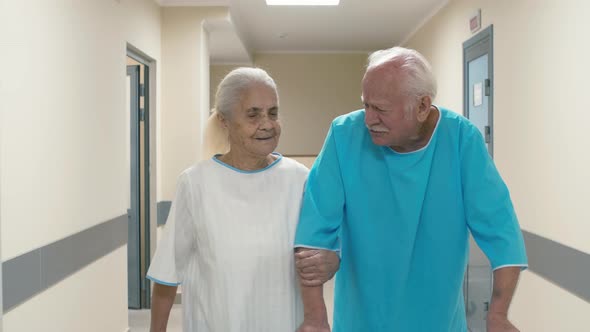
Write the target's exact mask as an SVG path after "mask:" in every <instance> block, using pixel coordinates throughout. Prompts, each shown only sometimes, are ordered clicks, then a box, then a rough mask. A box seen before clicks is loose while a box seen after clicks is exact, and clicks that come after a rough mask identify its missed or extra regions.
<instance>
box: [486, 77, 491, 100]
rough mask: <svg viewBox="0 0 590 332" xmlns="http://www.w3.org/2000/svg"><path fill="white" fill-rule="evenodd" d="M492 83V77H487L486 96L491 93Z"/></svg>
mask: <svg viewBox="0 0 590 332" xmlns="http://www.w3.org/2000/svg"><path fill="white" fill-rule="evenodd" d="M491 83H492V82H491V81H490V79H489V78H486V81H485V95H486V96H489V95H490V89H491Z"/></svg>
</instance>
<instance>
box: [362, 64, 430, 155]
mask: <svg viewBox="0 0 590 332" xmlns="http://www.w3.org/2000/svg"><path fill="white" fill-rule="evenodd" d="M403 84H404V74H402V73H399V71H397V70H393V71H392V70H391V68H389V69H388V68H386V66H379V67H376V68H372V69H370V70H369V71H367V73H366V74H365V77H364V78H363V82H362V91H363V103H364V105H365V124H366V125H367V128H368V129H369V133H370V134H371V138H372V140H373V143H375V144H377V145H381V146H389V147H392V148H393V149H395V150H398V151H404V150H405V149H406V148H407V147H408V146H410V145H411V144H412V143H411V142H412V139H413V138H415V136H416V135H417V134H418V130H419V125H420V123H419V121H418V120H417V117H416V110H415V108H416V107H417V106H418V100H414V99H413V98H411V97H410V96H408V95H407V93H406V91H405V90H406V89H405V87H404V86H403Z"/></svg>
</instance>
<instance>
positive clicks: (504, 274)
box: [489, 266, 520, 315]
mask: <svg viewBox="0 0 590 332" xmlns="http://www.w3.org/2000/svg"><path fill="white" fill-rule="evenodd" d="M519 276H520V267H518V266H514V267H503V268H500V269H497V270H495V271H494V288H493V291H492V302H491V304H490V308H489V313H494V314H502V315H508V308H509V307H510V302H511V301H512V296H513V295H514V291H515V289H516V284H517V283H518V278H519Z"/></svg>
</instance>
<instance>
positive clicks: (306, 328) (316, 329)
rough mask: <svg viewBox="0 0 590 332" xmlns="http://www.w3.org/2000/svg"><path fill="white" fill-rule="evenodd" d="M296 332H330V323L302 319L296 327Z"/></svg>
mask: <svg viewBox="0 0 590 332" xmlns="http://www.w3.org/2000/svg"><path fill="white" fill-rule="evenodd" d="M297 332H330V325H328V323H327V322H326V323H323V324H313V323H308V322H307V321H304V322H303V324H301V326H299V328H298V329H297Z"/></svg>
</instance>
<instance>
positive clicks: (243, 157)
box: [218, 149, 276, 171]
mask: <svg viewBox="0 0 590 332" xmlns="http://www.w3.org/2000/svg"><path fill="white" fill-rule="evenodd" d="M218 159H219V160H220V161H222V162H224V163H226V164H228V165H230V166H232V167H234V168H237V169H239V170H242V171H256V170H259V169H263V168H266V167H268V166H269V165H270V164H272V163H273V162H274V161H275V160H276V156H274V155H272V154H268V155H266V156H263V157H261V156H256V155H252V154H249V153H240V152H238V151H235V150H231V149H230V151H229V152H228V153H226V154H224V155H222V156H219V158H218Z"/></svg>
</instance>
